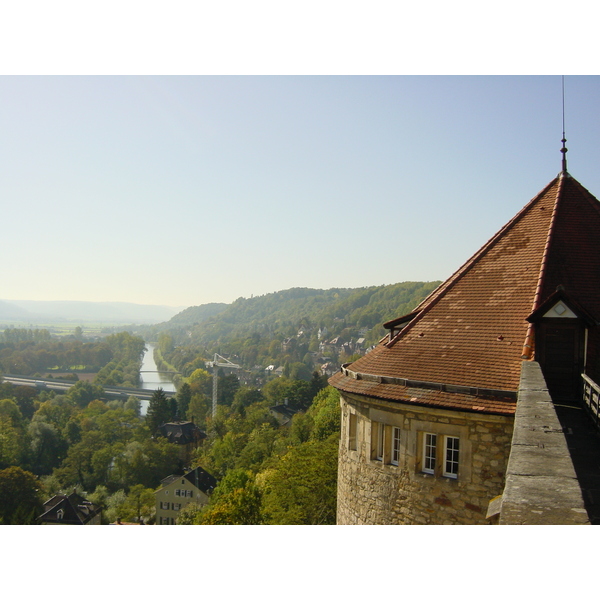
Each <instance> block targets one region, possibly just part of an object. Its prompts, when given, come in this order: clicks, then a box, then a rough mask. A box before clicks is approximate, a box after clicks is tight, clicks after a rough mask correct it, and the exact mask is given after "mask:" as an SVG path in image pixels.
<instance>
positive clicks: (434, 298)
mask: <svg viewBox="0 0 600 600" xmlns="http://www.w3.org/2000/svg"><path fill="white" fill-rule="evenodd" d="M562 179H563V178H562V177H561V176H560V175H559V176H557V177H555V178H554V179H553V180H552V181H551V182H550V183H549V184H547V185H546V186H545V187H544V188H543V189H542V190H541V191H540V192H538V193H537V194H536V195H535V196H534V197H533V198H532V199H531V200H530V201H529V202H528V203H527V204H526V205H525V206H524V207H523V208H522V209H521V210H520V211H519V212H518V213H517V214H516V215H515V216H514V217H513V218H512V219H510V221H508V223H506V224H505V225H504V226H503V227H501V228H500V230H498V231H497V232H496V233H495V234H494V235H493V236H492V237H491V238H490V239H489V240H488V241H487V242H486V243H485V244H484V245H483V246H482V247H481V248H479V250H478V251H477V252H475V254H473V255H472V256H471V257H470V258H469V259H468V260H467V261H466V262H464V263H463V264H462V265H461V266H460V267H459V268H458V269H457V270H456V271H455V272H454V273H453V274H452V275H450V277H448V279H446V281H444V282H443V283H442V284H440V285H439V286H438V287H437V288H436V289H435V290H433V292H431V294H429V296H427V297H426V298H425V299H424V300H423V301H422V302H421V303H420V304H419V305H418V306H417V307H416V308H415V309H414V310H413V311H412V312H418V314H417V315H416V316H415V318H414V319H412V320H411V321H410V322H409V323H408V324H407V325H406V327H403V328H402V329H401V330H400V331H399V332H398V333H397V334H396V336H394V338H393V339H391V340H390V341H389V342H388V343H387V344H386V347H388V348H390V347H392V346H393V345H394V344H395V343H396V342H397V341H398V340H399V339H400V338H401V337H404V335H406V333H408V332H409V331H411V330H412V329H413V328H414V327H415V325H416V324H417V323H419V322H420V321H421V320H422V319H423V317H424V316H425V315H427V313H428V312H429V311H430V310H431V308H432V307H434V306H435V305H436V304H437V303H438V302H439V301H440V300H441V298H443V297H444V296H445V295H446V294H447V293H448V291H449V290H450V289H452V288H453V287H454V285H456V283H457V282H458V281H460V280H461V279H462V277H463V276H464V275H465V274H466V273H468V272H469V271H470V270H471V269H472V268H473V267H474V266H475V265H476V264H477V263H478V262H479V261H480V260H481V259H482V258H483V257H484V256H485V255H486V254H487V253H488V252H489V250H490V249H491V248H492V247H493V246H494V244H495V243H496V242H497V241H498V239H500V238H501V237H502V236H503V235H505V234H506V232H507V231H509V230H510V229H511V228H512V227H514V226H515V225H516V224H517V223H518V222H519V221H520V220H521V219H522V218H523V217H524V216H525V215H526V214H527V212H528V211H529V209H530V208H531V206H532V205H533V204H534V203H535V202H537V201H538V200H539V199H540V198H542V197H543V196H544V195H545V194H546V193H547V192H548V191H549V190H550V188H552V186H553V185H555V184H556V182H557V180H562ZM559 189H560V185H559Z"/></svg>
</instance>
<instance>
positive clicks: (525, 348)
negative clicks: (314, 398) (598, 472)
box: [330, 161, 600, 524]
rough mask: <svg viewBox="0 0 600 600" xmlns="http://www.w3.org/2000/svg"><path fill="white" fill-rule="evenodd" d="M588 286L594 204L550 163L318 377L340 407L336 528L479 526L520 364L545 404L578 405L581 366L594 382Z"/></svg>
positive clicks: (595, 285) (502, 462)
mask: <svg viewBox="0 0 600 600" xmlns="http://www.w3.org/2000/svg"><path fill="white" fill-rule="evenodd" d="M599 290H600V203H599V202H598V201H597V200H596V198H594V197H593V196H592V195H591V194H590V193H589V192H588V191H587V190H586V189H585V188H584V187H583V186H581V185H580V184H579V183H578V182H577V181H576V180H575V179H573V178H572V177H571V176H570V175H569V174H568V173H567V171H566V164H565V162H564V161H563V171H562V172H561V173H560V174H559V175H558V177H557V178H556V179H554V180H553V181H552V182H550V183H549V184H548V185H547V186H546V187H545V188H544V189H543V190H542V191H541V192H540V193H539V194H538V195H537V196H535V198H533V200H531V201H530V202H529V203H528V204H527V205H526V206H525V207H524V208H523V209H522V210H521V211H520V212H519V213H518V214H517V215H516V216H515V217H514V218H513V219H512V220H511V221H510V222H509V223H508V224H506V225H505V226H504V227H503V228H502V229H501V230H500V231H499V232H498V233H497V234H496V235H495V236H494V237H492V238H491V239H490V240H489V241H488V242H487V243H486V244H485V245H484V246H483V247H482V248H481V249H480V250H479V251H478V252H477V253H475V255H474V256H473V257H471V258H470V259H469V260H468V261H467V262H466V263H465V264H464V265H463V266H462V267H461V268H460V269H458V271H456V272H455V273H454V274H453V275H452V276H451V277H450V278H449V279H448V280H447V281H446V282H444V283H443V284H442V285H440V286H439V287H438V288H437V289H436V290H435V291H434V292H433V293H431V294H430V295H429V296H428V297H427V298H426V299H425V300H424V301H423V302H422V303H421V304H420V305H419V306H418V307H417V308H416V309H415V310H414V311H413V312H412V313H410V314H409V315H406V316H404V317H400V318H398V319H395V320H393V321H390V322H388V323H386V324H385V327H386V328H387V329H389V335H387V336H386V337H385V338H384V339H383V340H382V341H381V342H380V343H379V345H378V346H376V347H375V348H374V349H373V350H372V351H371V352H370V353H368V354H367V355H365V356H363V357H361V358H360V359H358V360H357V361H355V362H353V363H351V364H346V365H344V366H343V367H342V369H341V371H340V372H338V373H337V374H336V375H334V376H333V377H332V378H331V379H330V383H331V385H333V386H334V387H336V388H337V389H338V390H339V391H340V392H341V406H342V437H341V442H340V454H339V474H338V523H342V524H344V523H345V524H353V523H356V524H362V523H384V524H394V523H399V524H400V523H406V524H408V523H438V524H442V523H485V522H486V512H487V509H488V505H489V503H490V501H491V500H492V499H493V498H494V497H497V496H499V495H501V494H502V493H503V491H504V489H505V484H506V476H507V465H508V461H509V457H510V453H511V441H512V440H513V433H514V428H515V425H514V424H515V411H516V410H517V406H518V402H517V399H518V392H519V388H520V382H521V377H522V367H523V364H524V363H530V362H533V361H535V362H537V363H539V365H540V367H541V370H542V372H543V375H544V377H545V380H546V383H547V386H548V389H549V391H550V394H551V396H552V399H553V400H562V401H572V400H574V399H580V398H581V385H582V377H581V374H582V373H586V374H587V375H588V376H589V377H590V378H591V379H592V380H595V381H600V331H599V328H598V323H599V322H600V294H599V293H598V292H599ZM542 384H543V380H542ZM542 387H543V385H542ZM519 403H520V401H519ZM562 437H564V436H562V434H561V438H562ZM546 439H548V438H546ZM513 443H514V442H513ZM541 445H542V446H543V444H541ZM577 510H579V512H581V509H577ZM584 520H585V519H584Z"/></svg>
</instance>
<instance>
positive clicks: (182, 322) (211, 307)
mask: <svg viewBox="0 0 600 600" xmlns="http://www.w3.org/2000/svg"><path fill="white" fill-rule="evenodd" d="M228 306H229V304H223V303H222V302H212V303H210V304H201V305H200V306H190V307H189V308H186V309H185V310H183V311H181V312H180V313H178V314H176V315H175V316H174V317H172V318H171V319H170V320H169V325H175V326H186V325H197V324H198V323H202V321H205V320H206V319H208V318H209V317H213V316H215V315H218V314H219V313H221V312H223V311H224V310H225V309H226V308H227V307H228Z"/></svg>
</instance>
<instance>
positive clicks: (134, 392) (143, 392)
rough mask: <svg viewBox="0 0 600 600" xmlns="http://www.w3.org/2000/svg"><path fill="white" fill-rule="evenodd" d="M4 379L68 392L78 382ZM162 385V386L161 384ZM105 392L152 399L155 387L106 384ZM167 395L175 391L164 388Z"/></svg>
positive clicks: (111, 396)
mask: <svg viewBox="0 0 600 600" xmlns="http://www.w3.org/2000/svg"><path fill="white" fill-rule="evenodd" d="M2 379H3V381H4V382H5V383H12V384H13V385H26V386H29V387H34V388H37V389H40V390H54V391H55V392H60V393H66V392H68V391H69V389H70V388H72V387H73V386H74V385H75V384H76V383H77V382H76V381H61V380H60V379H37V378H35V377H23V376H22V375H3V376H2ZM159 387H160V386H159ZM103 389H104V394H105V395H106V398H107V399H108V400H127V398H129V396H135V397H136V398H138V400H150V398H151V396H152V394H153V393H154V389H144V388H126V387H113V386H104V388H103ZM164 392H165V395H166V396H167V397H171V396H175V393H176V392H175V391H172V390H166V389H165V390H164Z"/></svg>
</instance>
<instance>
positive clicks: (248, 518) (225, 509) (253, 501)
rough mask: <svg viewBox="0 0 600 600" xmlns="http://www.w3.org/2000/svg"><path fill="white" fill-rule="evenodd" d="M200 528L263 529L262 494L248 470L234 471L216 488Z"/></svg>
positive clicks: (202, 514) (199, 519) (200, 516)
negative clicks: (211, 526) (244, 526)
mask: <svg viewBox="0 0 600 600" xmlns="http://www.w3.org/2000/svg"><path fill="white" fill-rule="evenodd" d="M196 522H197V523H198V524H200V525H260V524H261V523H262V522H263V520H262V515H261V493H260V490H259V489H258V487H257V486H256V485H255V483H254V476H253V475H252V473H250V472H249V471H245V470H244V469H235V470H233V471H230V472H229V473H228V474H227V475H226V476H225V477H224V478H223V480H222V481H221V482H220V483H219V484H218V485H217V487H216V488H215V490H214V492H213V494H212V497H211V501H210V503H209V505H208V507H207V508H206V509H205V510H204V511H202V512H201V513H200V515H199V516H198V518H197V521H196Z"/></svg>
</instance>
